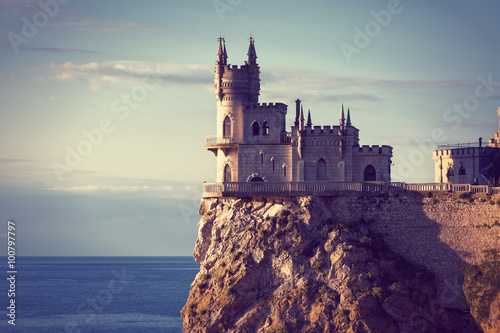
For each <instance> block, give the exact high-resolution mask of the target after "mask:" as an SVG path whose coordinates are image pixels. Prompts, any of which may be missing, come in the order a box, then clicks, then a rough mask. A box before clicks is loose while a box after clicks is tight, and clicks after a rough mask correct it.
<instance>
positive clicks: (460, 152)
mask: <svg viewBox="0 0 500 333" xmlns="http://www.w3.org/2000/svg"><path fill="white" fill-rule="evenodd" d="M497 151H498V149H497V148H492V147H488V146H486V147H478V146H476V147H472V146H471V147H466V148H450V149H438V150H434V151H433V152H432V157H433V158H434V159H436V158H440V157H442V158H456V157H473V156H490V155H495V154H497Z"/></svg>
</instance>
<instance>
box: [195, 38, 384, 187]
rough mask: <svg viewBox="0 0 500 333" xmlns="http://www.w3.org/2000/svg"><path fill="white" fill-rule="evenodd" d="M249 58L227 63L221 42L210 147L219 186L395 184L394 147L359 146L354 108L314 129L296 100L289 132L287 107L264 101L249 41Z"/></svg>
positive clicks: (258, 73) (218, 53) (258, 69)
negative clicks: (214, 126) (253, 183)
mask: <svg viewBox="0 0 500 333" xmlns="http://www.w3.org/2000/svg"><path fill="white" fill-rule="evenodd" d="M247 55H248V60H247V61H245V64H244V65H242V66H240V67H238V66H236V65H230V64H228V63H227V59H228V55H227V50H226V45H225V41H224V39H223V38H219V47H218V51H217V61H216V64H215V80H214V81H215V83H214V90H215V96H216V103H217V134H216V135H215V136H210V137H207V142H206V145H205V146H206V148H207V149H208V150H210V151H212V152H213V153H214V154H215V155H216V156H217V182H249V181H272V182H301V181H356V182H357V181H385V182H389V181H390V164H391V157H392V147H390V146H359V130H358V129H357V128H356V127H354V126H353V125H352V123H351V114H350V110H349V109H348V110H347V118H346V117H345V112H344V107H343V106H342V108H341V111H340V119H339V125H338V126H313V125H312V121H311V113H310V111H309V112H308V115H307V122H306V121H305V117H304V111H303V106H302V103H301V101H300V100H299V99H297V100H296V101H295V104H296V105H295V109H296V110H295V122H294V125H293V126H292V127H291V131H290V132H287V130H286V114H287V105H285V104H283V103H275V104H273V103H269V104H267V103H262V104H261V103H259V94H260V78H259V75H260V68H259V66H258V64H257V53H256V51H255V45H254V40H253V38H252V37H250V44H249V47H248V52H247Z"/></svg>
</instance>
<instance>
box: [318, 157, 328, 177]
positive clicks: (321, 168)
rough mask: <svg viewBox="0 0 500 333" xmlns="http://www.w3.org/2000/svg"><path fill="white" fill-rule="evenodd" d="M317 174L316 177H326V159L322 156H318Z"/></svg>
mask: <svg viewBox="0 0 500 333" xmlns="http://www.w3.org/2000/svg"><path fill="white" fill-rule="evenodd" d="M316 167H317V174H316V177H317V178H318V179H327V178H328V177H327V168H326V161H325V159H323V158H320V159H319V161H318V164H317V166H316Z"/></svg>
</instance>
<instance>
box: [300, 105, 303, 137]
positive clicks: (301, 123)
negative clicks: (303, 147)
mask: <svg viewBox="0 0 500 333" xmlns="http://www.w3.org/2000/svg"><path fill="white" fill-rule="evenodd" d="M299 130H300V131H303V130H304V110H303V109H302V105H301V106H300V116H299Z"/></svg>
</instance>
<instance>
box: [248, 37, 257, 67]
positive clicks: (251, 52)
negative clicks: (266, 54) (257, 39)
mask: <svg viewBox="0 0 500 333" xmlns="http://www.w3.org/2000/svg"><path fill="white" fill-rule="evenodd" d="M253 43H254V39H253V37H252V36H250V45H249V46H248V53H247V55H248V62H247V63H248V64H249V65H257V52H255V45H254V44H253Z"/></svg>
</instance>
